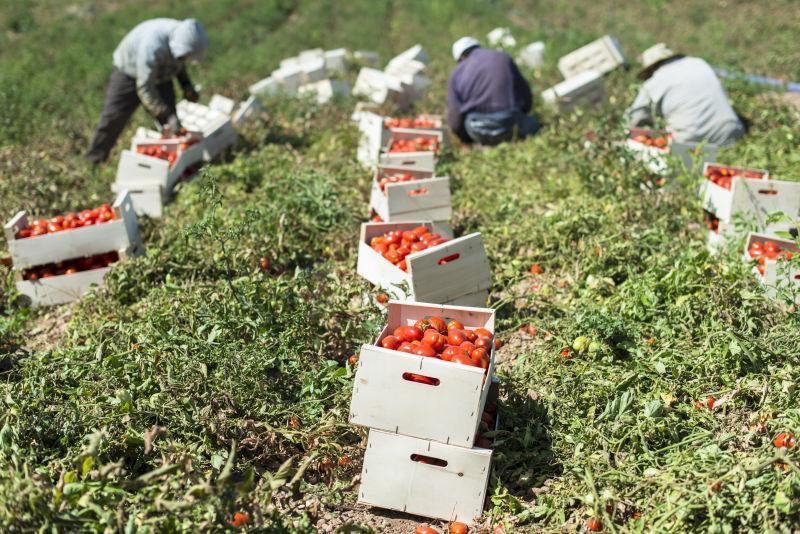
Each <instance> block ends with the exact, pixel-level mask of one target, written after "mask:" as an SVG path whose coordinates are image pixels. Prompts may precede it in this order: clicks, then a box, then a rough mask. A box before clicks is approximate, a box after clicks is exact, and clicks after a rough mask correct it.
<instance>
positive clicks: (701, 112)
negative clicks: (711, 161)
mask: <svg viewBox="0 0 800 534" xmlns="http://www.w3.org/2000/svg"><path fill="white" fill-rule="evenodd" d="M640 60H641V62H642V65H643V68H642V70H641V72H640V73H639V78H640V79H642V80H644V83H643V84H642V88H641V89H640V91H639V94H638V96H637V97H636V100H635V101H634V102H633V105H632V106H631V107H630V108H628V110H627V111H626V112H625V118H626V121H627V124H628V126H629V127H641V126H652V125H653V119H654V117H655V116H661V117H664V119H665V120H666V123H667V130H668V131H669V132H670V133H672V136H673V138H674V139H675V140H676V141H678V142H682V143H685V142H695V143H697V142H703V141H707V142H709V143H713V144H715V145H720V146H724V145H730V144H732V143H734V142H736V141H738V140H739V139H741V138H742V137H743V136H744V134H745V127H744V125H743V124H742V121H741V120H739V117H738V116H737V115H736V112H735V111H733V108H731V105H730V104H729V103H728V98H727V96H726V95H725V90H724V89H723V88H722V85H721V84H720V82H719V80H718V79H717V76H716V74H714V71H713V70H712V68H711V66H710V65H709V64H708V63H706V62H705V61H703V60H702V59H700V58H696V57H687V56H684V55H682V54H675V53H674V52H672V50H670V49H669V48H667V46H666V45H665V44H664V43H659V44H657V45H655V46H652V47H650V48H648V49H647V50H645V51H644V52H643V53H642V55H641V57H640Z"/></svg>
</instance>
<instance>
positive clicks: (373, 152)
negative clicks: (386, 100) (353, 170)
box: [354, 89, 389, 169]
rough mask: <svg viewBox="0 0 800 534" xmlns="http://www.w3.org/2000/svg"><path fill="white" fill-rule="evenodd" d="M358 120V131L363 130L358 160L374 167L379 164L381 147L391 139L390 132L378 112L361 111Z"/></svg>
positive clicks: (359, 143) (366, 165)
mask: <svg viewBox="0 0 800 534" xmlns="http://www.w3.org/2000/svg"><path fill="white" fill-rule="evenodd" d="M354 91H355V89H354ZM357 120H358V131H359V132H361V137H360V138H359V142H358V152H357V158H358V161H359V162H360V163H361V164H362V165H364V166H365V167H369V168H373V169H374V168H375V166H376V165H377V164H378V159H379V158H380V154H381V149H382V148H383V145H384V144H386V141H387V140H388V139H389V133H388V131H386V130H385V128H384V127H383V117H382V116H380V115H378V114H377V113H373V112H371V111H360V112H359V113H358V116H357Z"/></svg>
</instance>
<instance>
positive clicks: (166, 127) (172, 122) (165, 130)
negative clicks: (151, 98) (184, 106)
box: [161, 113, 181, 137]
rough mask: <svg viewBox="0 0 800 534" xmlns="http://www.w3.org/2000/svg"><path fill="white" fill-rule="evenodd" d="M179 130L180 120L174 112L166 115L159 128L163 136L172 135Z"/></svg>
mask: <svg viewBox="0 0 800 534" xmlns="http://www.w3.org/2000/svg"><path fill="white" fill-rule="evenodd" d="M180 131H181V121H179V120H178V116H177V115H175V114H174V113H173V114H172V115H170V116H169V117H167V121H166V122H165V123H164V124H163V126H162V128H161V133H162V134H164V137H174V136H176V135H178V133H179V132H180Z"/></svg>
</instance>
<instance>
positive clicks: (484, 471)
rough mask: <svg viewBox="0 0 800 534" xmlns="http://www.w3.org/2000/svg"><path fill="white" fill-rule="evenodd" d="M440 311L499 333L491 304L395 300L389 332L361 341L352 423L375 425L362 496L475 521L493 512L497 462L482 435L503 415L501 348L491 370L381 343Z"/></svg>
mask: <svg viewBox="0 0 800 534" xmlns="http://www.w3.org/2000/svg"><path fill="white" fill-rule="evenodd" d="M431 316H438V317H441V318H443V319H445V320H456V321H459V322H461V323H462V324H463V326H464V327H465V328H467V329H476V328H484V329H486V330H488V331H489V332H492V333H494V311H493V310H490V309H483V308H469V307H457V306H443V305H434V304H418V303H400V302H390V303H389V305H388V322H387V324H386V326H385V327H384V329H383V331H382V332H381V333H380V335H379V336H378V338H377V339H376V341H375V343H374V344H366V345H363V346H362V347H361V352H360V356H359V360H358V364H357V369H356V376H355V383H354V386H353V397H352V402H351V408H350V422H351V423H352V424H355V425H359V426H364V427H368V428H369V429H370V430H369V439H368V442H367V449H366V452H365V454H364V464H363V468H362V472H361V486H360V488H359V492H358V499H359V502H362V503H366V504H369V505H373V506H378V507H381V508H388V509H392V510H400V511H404V512H408V513H412V514H419V515H423V516H426V517H431V518H438V519H443V520H447V521H459V522H463V523H467V524H471V523H472V522H473V521H474V519H475V518H478V517H480V515H481V514H482V512H483V505H484V500H485V497H486V488H487V483H488V480H489V474H490V468H491V461H492V450H491V448H487V447H486V446H485V445H487V443H486V441H485V439H486V438H484V437H483V436H481V437H476V436H477V434H478V433H479V431H480V428H481V423H482V421H483V422H484V423H485V422H486V417H487V416H486V415H485V412H486V411H487V408H488V410H489V412H491V411H493V404H494V403H493V402H492V401H491V400H490V390H492V389H493V388H492V384H493V382H492V377H493V373H494V360H495V356H494V348H492V350H491V355H490V357H489V364H488V368H487V369H482V368H480V367H472V366H467V365H462V364H459V363H454V362H448V361H444V360H440V359H438V358H434V357H425V356H417V355H414V354H407V353H404V352H400V351H396V350H390V349H387V348H383V347H381V341H382V340H383V339H384V338H386V337H387V336H389V335H390V334H392V332H393V331H394V330H395V329H396V328H397V327H399V326H410V325H414V324H415V322H416V321H417V320H420V319H426V318H429V317H431ZM488 417H490V418H493V420H494V421H495V423H496V421H497V419H496V414H495V415H491V413H489V416H488ZM476 440H477V441H479V442H480V444H481V445H484V446H483V447H480V446H476Z"/></svg>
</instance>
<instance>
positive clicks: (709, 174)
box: [705, 165, 764, 191]
mask: <svg viewBox="0 0 800 534" xmlns="http://www.w3.org/2000/svg"><path fill="white" fill-rule="evenodd" d="M737 176H740V177H742V178H747V179H749V180H761V179H763V178H764V173H763V172H761V171H751V170H747V169H744V170H740V169H735V168H733V167H726V166H724V165H709V166H708V167H707V168H706V172H705V177H706V178H708V179H709V180H711V181H712V182H713V183H715V184H717V185H718V186H720V187H724V188H725V189H727V190H728V191H730V189H731V184H732V182H733V179H734V178H735V177H737Z"/></svg>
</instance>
